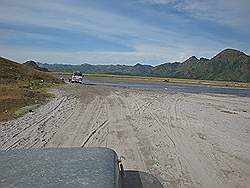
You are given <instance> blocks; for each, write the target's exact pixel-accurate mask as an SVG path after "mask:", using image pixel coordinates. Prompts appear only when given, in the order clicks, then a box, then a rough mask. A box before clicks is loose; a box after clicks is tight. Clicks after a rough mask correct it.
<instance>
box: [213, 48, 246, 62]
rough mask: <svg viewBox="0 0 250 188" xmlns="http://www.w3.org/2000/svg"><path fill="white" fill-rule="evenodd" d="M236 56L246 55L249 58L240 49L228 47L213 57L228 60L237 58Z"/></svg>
mask: <svg viewBox="0 0 250 188" xmlns="http://www.w3.org/2000/svg"><path fill="white" fill-rule="evenodd" d="M236 57H246V58H247V57H248V56H247V55H246V54H245V53H243V52H241V51H239V50H235V49H230V48H227V49H224V50H223V51H221V52H220V53H218V54H217V55H216V56H214V57H213V58H212V59H216V60H223V61H226V60H230V59H232V58H236Z"/></svg>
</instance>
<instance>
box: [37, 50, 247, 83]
mask: <svg viewBox="0 0 250 188" xmlns="http://www.w3.org/2000/svg"><path fill="white" fill-rule="evenodd" d="M39 65H40V66H42V67H44V68H47V69H48V70H50V71H55V72H72V71H77V70H80V71H82V72H83V73H92V74H93V73H94V74H119V75H130V76H157V77H171V78H188V79H200V80H222V81H238V82H250V57H249V56H248V55H246V54H244V53H243V52H240V51H238V50H234V49H225V50H223V51H222V52H220V53H219V54H217V55H216V56H214V57H213V58H212V59H205V58H201V59H197V58H196V57H195V56H192V57H190V58H188V59H187V60H186V61H184V62H174V63H164V64H161V65H158V66H155V67H154V66H150V65H142V64H136V65H134V66H129V65H90V64H82V65H63V64H39Z"/></svg>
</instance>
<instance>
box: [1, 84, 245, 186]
mask: <svg viewBox="0 0 250 188" xmlns="http://www.w3.org/2000/svg"><path fill="white" fill-rule="evenodd" d="M55 92H56V96H57V97H56V98H55V99H53V100H52V101H51V102H49V103H47V104H46V105H44V106H41V107H40V108H38V109H36V110H35V111H34V112H31V113H29V114H27V115H25V116H24V117H22V118H19V119H17V120H13V121H9V122H2V123H0V149H6V150H10V149H14V148H42V147H45V148H48V147H89V146H105V147H109V148H112V149H114V150H115V151H116V152H117V153H118V155H122V156H124V157H125V160H124V162H123V163H124V166H125V168H126V169H137V170H141V171H146V172H149V173H151V174H153V175H154V176H156V177H157V178H158V179H159V180H160V181H161V182H162V184H163V185H164V186H166V187H206V188H208V187H220V188H221V187H225V188H228V187H249V186H250V98H247V97H236V96H227V95H223V96H222V95H201V94H184V93H167V92H157V91H142V90H128V89H118V88H116V89H114V88H107V87H95V86H79V85H67V86H65V87H64V88H62V89H60V90H58V91H55Z"/></svg>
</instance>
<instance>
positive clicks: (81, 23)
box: [0, 0, 247, 64]
mask: <svg viewBox="0 0 250 188" xmlns="http://www.w3.org/2000/svg"><path fill="white" fill-rule="evenodd" d="M218 1H222V0H218ZM229 1H230V0H229ZM144 2H146V3H151V4H152V3H158V4H170V5H173V6H175V7H176V8H177V9H178V10H180V11H185V12H189V13H190V14H192V15H193V16H194V17H202V16H204V17H205V18H206V17H209V18H210V17H211V18H210V19H216V17H219V13H218V14H217V16H215V17H214V18H213V17H212V16H208V15H209V14H214V15H216V14H215V13H216V12H219V11H218V10H217V9H216V10H215V13H213V12H212V10H210V9H212V8H213V6H212V2H214V3H215V5H217V4H216V2H215V0H211V1H209V2H210V3H208V4H206V2H207V1H198V0H191V1H189V2H191V3H188V1H186V0H181V1H180V0H144ZM180 2H182V3H180ZM199 2H203V4H202V3H199ZM210 6H211V7H210ZM228 6H229V5H228ZM231 6H232V5H231ZM222 8H223V9H228V11H229V12H230V11H231V9H230V6H229V8H225V7H223V6H222ZM246 9H247V8H246ZM237 11H239V10H238V9H237ZM202 12H204V14H202ZM243 12H244V11H243ZM227 14H229V13H227ZM221 17H222V18H220V19H223V18H224V17H223V14H222V16H221ZM245 20H246V19H245ZM0 22H2V23H7V24H8V23H11V24H14V25H15V24H17V25H23V26H26V25H28V26H39V27H50V28H56V29H62V30H70V31H72V32H77V33H83V34H85V33H87V34H90V35H93V36H95V37H98V38H101V39H104V40H107V41H113V42H116V43H120V44H122V45H124V44H126V46H128V47H130V48H132V49H134V51H132V52H119V51H116V50H115V49H114V50H113V51H99V52H89V51H77V52H72V50H70V51H71V52H69V51H58V50H55V51H48V50H46V49H39V50H35V49H32V48H28V47H27V46H24V47H22V48H18V47H16V46H12V47H11V44H10V45H8V47H7V46H3V45H2V46H0V51H1V54H0V55H3V56H5V57H9V58H13V59H14V60H17V61H19V62H24V61H26V60H28V59H34V60H36V61H41V62H48V63H78V64H79V63H83V62H85V61H87V62H89V63H93V64H100V63H124V64H134V63H135V62H138V61H140V62H150V63H157V64H158V63H159V62H173V61H182V60H185V59H186V58H188V57H189V56H191V55H197V56H198V57H201V56H205V57H211V56H212V55H214V54H216V53H217V52H218V51H220V50H221V49H223V48H224V47H225V46H227V45H225V44H224V43H223V42H221V41H218V40H215V39H214V38H213V37H211V38H208V37H204V36H201V35H200V36H195V35H190V36H188V37H187V36H185V35H184V34H183V33H182V32H176V31H173V30H171V29H163V28H161V27H157V26H156V25H150V24H147V23H144V22H141V21H139V20H136V19H133V18H131V17H127V16H123V15H118V14H116V13H113V12H110V11H107V10H105V9H98V8H96V7H89V6H88V4H86V6H76V5H72V4H69V3H67V2H66V3H65V1H58V0H55V1H49V0H43V1H36V3H34V1H33V0H23V1H19V0H12V1H9V0H1V6H0ZM15 32H16V31H11V30H9V31H6V30H3V29H0V34H1V37H5V35H9V36H11V35H15ZM18 32H19V31H18ZM22 36H27V37H29V38H32V39H33V38H34V39H35V38H37V39H40V40H51V41H53V40H54V38H53V37H52V38H51V36H49V35H43V34H37V33H25V32H23V33H22ZM1 37H0V40H1ZM204 44H205V45H204ZM211 49H212V50H211Z"/></svg>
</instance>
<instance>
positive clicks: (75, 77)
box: [71, 71, 83, 83]
mask: <svg viewBox="0 0 250 188" xmlns="http://www.w3.org/2000/svg"><path fill="white" fill-rule="evenodd" d="M82 80H83V75H82V73H81V72H80V71H76V72H73V74H72V77H71V83H82Z"/></svg>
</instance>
